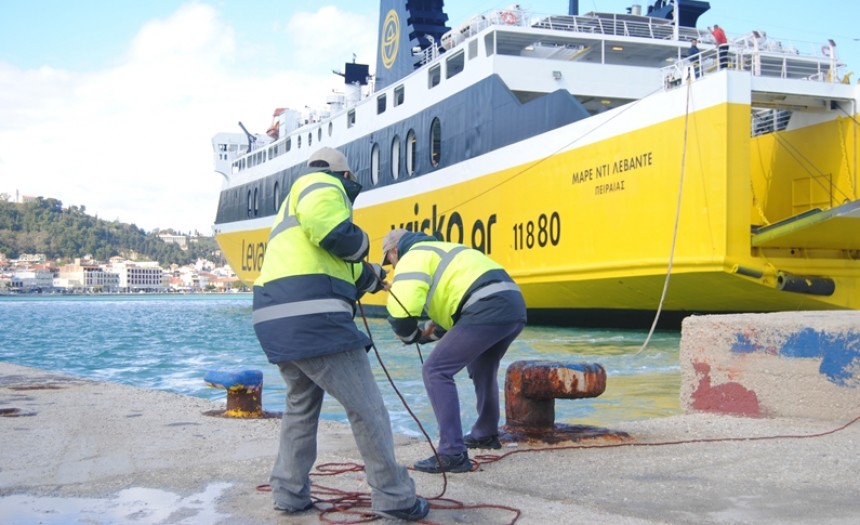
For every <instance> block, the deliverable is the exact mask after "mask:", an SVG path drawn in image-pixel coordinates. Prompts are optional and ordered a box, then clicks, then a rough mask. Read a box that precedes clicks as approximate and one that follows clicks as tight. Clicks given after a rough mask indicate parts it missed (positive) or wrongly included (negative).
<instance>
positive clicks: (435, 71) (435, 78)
mask: <svg viewBox="0 0 860 525" xmlns="http://www.w3.org/2000/svg"><path fill="white" fill-rule="evenodd" d="M441 71H442V66H440V65H439V64H436V65H435V66H433V67H431V68H430V69H429V70H428V72H427V75H429V76H428V78H427V87H428V88H433V87H436V86H438V85H439V81H441V80H442V74H441Z"/></svg>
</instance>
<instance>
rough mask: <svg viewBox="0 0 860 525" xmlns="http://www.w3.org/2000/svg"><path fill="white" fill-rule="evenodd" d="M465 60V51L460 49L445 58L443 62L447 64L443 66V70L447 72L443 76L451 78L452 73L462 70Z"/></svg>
mask: <svg viewBox="0 0 860 525" xmlns="http://www.w3.org/2000/svg"><path fill="white" fill-rule="evenodd" d="M465 62H466V59H465V53H463V52H462V51H460V52H459V53H457V54H456V55H454V56H452V57H451V58H449V59H447V60H446V61H445V64H447V65H446V66H445V72H446V74H447V76H446V77H445V78H451V77H453V76H454V75H456V74H458V73H460V72H462V71H463V67H464V65H465Z"/></svg>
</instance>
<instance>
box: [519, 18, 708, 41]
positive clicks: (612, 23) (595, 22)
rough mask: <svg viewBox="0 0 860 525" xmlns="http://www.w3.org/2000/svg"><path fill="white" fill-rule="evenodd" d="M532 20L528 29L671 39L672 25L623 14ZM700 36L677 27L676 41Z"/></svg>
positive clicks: (673, 31)
mask: <svg viewBox="0 0 860 525" xmlns="http://www.w3.org/2000/svg"><path fill="white" fill-rule="evenodd" d="M535 20H536V21H535V22H534V23H532V24H531V27H534V28H537V29H549V30H552V31H570V32H574V33H590V34H593V35H605V36H625V37H636V38H650V39H654V40H672V39H674V38H675V26H674V25H672V22H671V21H666V20H659V19H656V18H653V19H645V20H630V19H629V18H626V17H625V16H623V15H614V14H600V15H591V16H574V15H551V16H545V15H538V16H537V17H536V18H535ZM700 36H701V35H700V33H699V31H698V30H696V29H695V28H690V27H679V28H678V38H679V39H680V40H690V39H691V38H700Z"/></svg>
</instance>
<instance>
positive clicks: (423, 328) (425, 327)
mask: <svg viewBox="0 0 860 525" xmlns="http://www.w3.org/2000/svg"><path fill="white" fill-rule="evenodd" d="M418 331H420V332H421V336H420V337H419V338H418V344H421V345H426V344H427V343H432V342H434V341H438V340H439V339H440V337H439V336H438V335H437V334H436V323H434V322H433V321H425V322H423V323H420V324H419V325H418Z"/></svg>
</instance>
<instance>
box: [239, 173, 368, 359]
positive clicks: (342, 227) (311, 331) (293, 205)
mask: <svg viewBox="0 0 860 525" xmlns="http://www.w3.org/2000/svg"><path fill="white" fill-rule="evenodd" d="M351 217H352V205H351V203H350V201H349V198H348V197H347V195H346V192H345V191H344V188H343V186H342V184H341V182H340V181H339V179H338V178H337V177H335V176H333V175H331V174H330V173H327V172H319V171H317V172H312V173H308V174H307V175H303V176H302V177H300V178H299V179H297V180H296V181H295V183H294V184H293V186H292V187H291V188H290V194H289V195H288V196H287V198H286V199H285V200H284V203H283V204H282V205H281V208H280V210H278V215H277V217H276V219H275V223H274V225H273V226H272V230H271V233H270V236H269V242H268V245H267V247H266V254H265V259H264V260H263V267H262V269H261V270H260V276H259V277H258V278H257V280H256V281H255V282H254V305H253V315H252V319H253V323H254V331H255V332H256V334H257V338H258V339H259V340H260V344H261V346H262V347H263V350H264V351H265V352H266V356H267V357H268V359H269V361H270V362H272V363H280V362H285V361H292V360H296V359H303V358H306V357H312V356H319V355H325V354H331V353H336V352H343V351H346V350H354V349H356V348H359V347H364V348H367V347H369V345H370V340H369V339H368V338H367V336H366V335H365V334H364V333H362V332H360V331H359V330H358V328H357V327H356V325H355V322H354V320H353V316H354V308H355V301H356V300H357V298H358V296H359V290H358V289H357V288H356V282H358V281H361V280H362V279H363V274H364V273H365V267H364V265H363V264H362V263H361V262H360V259H361V258H362V257H363V256H364V255H366V253H367V247H368V244H369V242H368V238H367V234H365V233H364V232H363V231H362V230H361V229H360V228H358V227H357V226H355V225H354V224H352V221H351ZM364 277H366V275H365V276H364Z"/></svg>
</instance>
